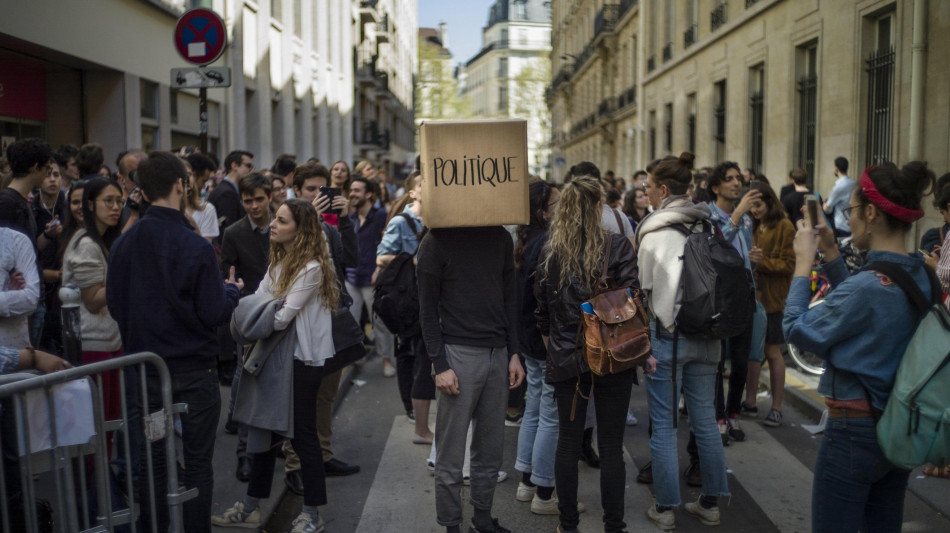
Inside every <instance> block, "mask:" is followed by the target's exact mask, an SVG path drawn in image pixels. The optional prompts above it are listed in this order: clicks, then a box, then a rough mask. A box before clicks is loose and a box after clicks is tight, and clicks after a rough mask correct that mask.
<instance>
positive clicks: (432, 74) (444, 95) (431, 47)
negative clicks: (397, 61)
mask: <svg viewBox="0 0 950 533" xmlns="http://www.w3.org/2000/svg"><path fill="white" fill-rule="evenodd" d="M418 60H419V62H418V65H419V75H418V77H417V78H416V85H415V107H416V118H417V119H421V120H426V119H464V118H470V117H471V116H472V111H471V101H470V100H469V98H467V97H464V96H462V95H460V94H459V86H458V81H457V80H456V79H455V77H454V76H453V75H452V54H451V53H449V52H448V51H447V50H445V49H443V48H441V47H439V46H437V45H435V44H433V43H430V42H427V41H425V40H423V39H420V40H419V46H418Z"/></svg>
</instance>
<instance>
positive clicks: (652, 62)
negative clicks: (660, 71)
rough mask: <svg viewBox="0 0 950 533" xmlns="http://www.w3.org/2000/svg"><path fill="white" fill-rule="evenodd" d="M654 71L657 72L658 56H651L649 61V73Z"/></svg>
mask: <svg viewBox="0 0 950 533" xmlns="http://www.w3.org/2000/svg"><path fill="white" fill-rule="evenodd" d="M654 70H656V56H650V58H649V59H647V72H653V71H654Z"/></svg>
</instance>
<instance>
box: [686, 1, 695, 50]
mask: <svg viewBox="0 0 950 533" xmlns="http://www.w3.org/2000/svg"><path fill="white" fill-rule="evenodd" d="M686 25H687V28H686V31H685V32H683V48H689V47H690V46H692V45H693V44H695V43H696V40H697V39H698V38H699V0H687V1H686Z"/></svg>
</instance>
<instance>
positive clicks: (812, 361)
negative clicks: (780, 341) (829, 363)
mask: <svg viewBox="0 0 950 533" xmlns="http://www.w3.org/2000/svg"><path fill="white" fill-rule="evenodd" d="M824 301H825V300H824V298H822V299H820V300H815V301H814V302H812V303H810V304H809V305H808V308H809V309H811V308H813V307H815V306H817V305H821V304H822V303H824ZM786 348H787V349H788V355H789V357H791V358H792V361H793V362H794V363H795V366H797V367H798V368H800V369H801V370H802V372H805V373H807V374H814V375H816V376H819V375H821V374H822V373H824V371H825V368H824V361H822V360H821V358H820V357H818V356H817V355H815V354H814V353H812V352H809V351H805V350H801V349H799V348H798V346H795V345H794V344H792V343H786Z"/></svg>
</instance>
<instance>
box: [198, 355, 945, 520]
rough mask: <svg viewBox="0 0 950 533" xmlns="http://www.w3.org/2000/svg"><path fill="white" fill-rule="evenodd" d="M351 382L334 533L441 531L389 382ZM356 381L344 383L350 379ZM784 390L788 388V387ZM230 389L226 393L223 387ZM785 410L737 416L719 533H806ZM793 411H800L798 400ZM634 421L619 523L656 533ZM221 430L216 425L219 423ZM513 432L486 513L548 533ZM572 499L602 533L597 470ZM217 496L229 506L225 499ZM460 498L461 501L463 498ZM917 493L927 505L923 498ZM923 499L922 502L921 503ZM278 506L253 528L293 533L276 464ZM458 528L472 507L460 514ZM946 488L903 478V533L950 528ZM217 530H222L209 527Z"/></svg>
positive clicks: (804, 471)
mask: <svg viewBox="0 0 950 533" xmlns="http://www.w3.org/2000/svg"><path fill="white" fill-rule="evenodd" d="M354 374H355V377H354V378H353V382H352V383H351V385H350V388H349V390H348V391H347V392H346V393H345V394H341V396H342V398H343V400H342V402H341V403H340V405H339V406H338V407H337V409H336V416H335V419H334V424H333V430H334V435H333V450H334V453H335V454H336V455H337V456H338V457H340V458H341V459H342V460H344V461H347V462H351V463H356V464H359V465H360V467H361V468H362V470H361V471H360V473H358V474H356V475H353V476H350V477H342V478H340V477H338V478H328V479H327V491H328V493H329V500H330V501H329V503H328V505H326V506H325V507H323V508H321V514H322V516H323V517H324V520H325V521H326V524H327V531H328V532H331V533H352V532H357V533H377V532H379V533H389V532H392V533H396V532H419V533H430V532H431V533H441V531H444V530H443V529H442V528H440V527H438V525H437V524H436V521H435V503H434V496H433V480H432V477H431V476H430V475H429V472H428V471H427V470H426V467H425V460H426V457H427V456H428V453H429V447H428V446H420V445H415V444H412V443H411V439H412V425H411V423H410V422H409V420H408V419H407V418H406V416H405V414H404V413H403V412H402V409H401V405H400V402H399V401H398V394H397V391H396V382H395V380H394V379H392V378H385V377H383V375H382V371H381V362H380V360H379V359H378V358H377V359H374V360H371V361H369V362H368V363H366V364H365V365H364V367H363V368H361V369H359V370H358V371H356V372H355V373H354ZM350 375H353V374H350ZM790 381H791V380H790ZM222 390H223V391H224V392H227V388H222ZM792 403H793V402H792V401H789V402H787V404H786V406H785V409H784V415H785V417H784V425H783V426H782V427H780V428H777V429H772V428H766V427H764V426H762V425H761V424H760V423H759V421H758V420H755V419H748V418H744V419H742V422H743V423H742V428H743V430H744V431H745V432H746V435H747V439H746V441H744V442H735V441H732V442H731V443H730V445H729V446H728V447H726V448H725V452H726V466H727V468H728V472H729V487H730V490H731V492H732V497H731V498H729V499H728V500H725V501H724V502H723V503H721V504H720V505H721V509H722V524H721V526H720V527H719V528H717V531H723V532H729V533H732V532H737V533H739V532H749V533H765V532H779V531H781V532H806V531H810V530H811V522H810V511H811V485H812V469H813V468H814V463H815V457H816V454H817V451H818V444H819V442H820V440H819V439H820V438H821V436H820V435H819V436H817V437H816V436H812V435H811V433H809V432H808V431H807V430H806V429H804V428H803V427H802V425H803V424H806V425H807V424H815V423H816V422H817V420H812V419H810V418H808V417H806V416H805V414H803V412H802V410H799V409H797V408H796V407H794V406H793V405H792ZM795 403H798V402H795ZM768 405H769V400H768V398H767V397H766V396H765V395H764V394H760V396H759V403H758V407H759V411H760V412H763V410H765V411H767V408H768ZM631 408H632V410H633V413H634V414H635V415H636V416H637V418H638V419H639V421H640V423H639V424H638V425H637V426H634V427H628V428H627V432H626V437H625V449H626V454H625V456H626V457H627V490H626V502H627V503H626V518H625V519H626V522H627V529H628V530H629V531H654V530H656V531H659V530H658V529H656V527H655V526H654V525H653V524H651V523H650V522H649V521H648V520H647V519H646V517H645V516H644V510H645V509H646V507H647V506H648V505H649V504H650V502H651V501H652V494H651V492H650V487H649V486H647V485H642V484H638V483H637V482H636V481H635V478H636V474H637V471H638V469H639V467H640V466H642V465H643V464H645V463H646V462H647V461H648V460H649V438H648V436H647V418H648V417H647V404H646V395H645V390H644V388H643V387H642V386H640V387H634V391H633V398H632V401H631ZM681 421H682V422H683V423H681V424H680V426H679V439H680V440H679V442H680V446H679V447H680V467H681V470H682V469H684V468H685V467H686V465H687V464H688V456H687V455H686V451H685V445H686V440H687V438H688V431H689V429H688V424H687V423H686V422H687V420H686V419H681ZM222 424H223V418H222ZM517 440H518V428H512V427H507V428H506V429H505V460H504V466H503V470H504V471H506V472H507V473H508V479H507V480H506V481H504V482H502V483H500V484H499V485H498V489H497V491H496V492H495V504H494V515H495V516H497V517H498V518H499V519H500V521H501V523H502V525H504V526H506V527H508V528H510V529H511V530H512V531H515V532H525V533H533V532H553V531H555V528H556V527H557V524H558V521H557V517H555V516H537V515H533V514H531V512H530V511H529V510H528V506H529V504H527V503H520V502H517V501H515V498H514V495H515V491H516V489H517V487H518V476H519V475H518V473H517V472H516V471H515V470H514V467H513V465H514V459H515V450H516V447H517ZM235 442H236V437H234V436H232V435H227V434H225V433H224V432H223V430H221V431H219V434H218V443H217V449H216V452H215V506H216V507H215V510H216V511H215V512H217V509H219V506H221V505H230V504H231V503H233V500H234V499H236V498H240V497H241V496H242V495H243V491H244V489H245V488H246V485H245V484H243V483H239V482H237V481H236V480H235V479H234V465H235V462H234V461H235V459H234V445H235ZM579 468H580V487H579V494H580V500H581V501H582V502H583V503H584V504H585V505H586V506H587V512H585V513H584V514H582V515H581V523H580V531H582V532H595V531H601V527H600V524H601V520H600V519H601V516H602V514H601V513H602V511H601V505H600V500H599V478H598V474H597V470H594V469H591V468H589V467H588V466H587V465H585V464H583V463H581V464H580V466H579ZM681 494H682V499H683V501H684V502H685V501H692V500H695V499H696V498H697V496H698V494H699V489H696V488H693V487H689V486H687V485H686V483H685V482H684V481H682V482H681ZM223 495H226V496H227V497H224V496H223ZM467 495H468V493H467V489H466V490H465V492H463V498H467ZM921 495H923V496H924V498H922V497H921ZM925 499H926V501H925ZM278 501H279V505H278V508H277V509H276V511H275V512H274V513H273V514H272V515H271V516H270V518H269V519H267V520H266V524H265V526H264V527H263V528H262V530H264V531H267V532H269V533H282V532H287V531H290V522H291V521H292V520H293V518H294V517H295V516H296V515H297V513H298V512H299V509H300V506H301V505H302V498H300V497H298V496H295V495H293V494H291V493H289V492H287V491H285V490H284V485H283V474H282V463H281V462H278V468H277V472H276V473H275V477H274V489H273V492H272V495H271V501H270V502H268V503H269V504H270V506H267V505H265V510H269V509H271V508H272V507H273V506H274V505H275V504H278ZM465 513H466V514H465V517H466V521H467V520H468V519H469V518H470V516H471V507H470V506H469V505H468V504H466V506H465ZM948 513H950V482H948V481H947V480H940V479H932V478H925V479H921V476H920V475H919V471H915V472H914V473H913V474H912V475H911V480H910V490H909V491H908V493H907V499H906V505H905V514H904V527H903V531H904V532H941V531H950V519H948ZM676 519H677V522H676V531H680V532H686V533H689V532H702V531H709V530H710V529H709V528H708V527H706V526H703V525H702V524H700V523H699V522H698V521H696V520H695V519H693V518H691V517H690V516H688V515H686V514H685V513H684V512H682V510H680V511H679V512H677V517H676ZM216 530H217V531H218V532H224V531H226V530H225V529H222V528H216Z"/></svg>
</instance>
